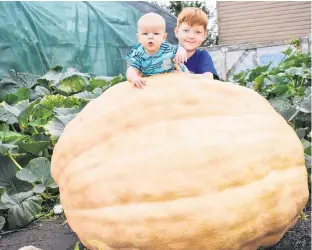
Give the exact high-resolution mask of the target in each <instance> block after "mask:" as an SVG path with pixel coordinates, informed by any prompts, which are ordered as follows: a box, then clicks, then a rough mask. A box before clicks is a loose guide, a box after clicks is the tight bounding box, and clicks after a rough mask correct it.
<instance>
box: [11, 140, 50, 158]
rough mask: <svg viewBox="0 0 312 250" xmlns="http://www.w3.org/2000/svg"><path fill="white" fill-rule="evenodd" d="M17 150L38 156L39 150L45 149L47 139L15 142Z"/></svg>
mask: <svg viewBox="0 0 312 250" xmlns="http://www.w3.org/2000/svg"><path fill="white" fill-rule="evenodd" d="M16 144H17V145H18V147H19V151H20V152H22V153H30V154H33V155H36V156H38V155H39V153H40V152H42V151H43V150H45V149H46V148H47V147H48V146H49V141H32V140H30V141H26V142H17V143H16Z"/></svg>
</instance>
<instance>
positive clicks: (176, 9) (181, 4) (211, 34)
mask: <svg viewBox="0 0 312 250" xmlns="http://www.w3.org/2000/svg"><path fill="white" fill-rule="evenodd" d="M153 3H154V4H156V5H158V6H159V7H160V8H162V9H165V10H167V11H169V12H170V13H171V14H173V15H174V16H176V17H177V16H178V15H179V14H180V12H181V11H182V9H183V8H185V7H196V8H200V9H202V10H203V11H204V12H205V13H206V14H207V16H208V19H209V22H212V24H211V26H210V27H209V29H207V31H208V36H207V39H206V40H205V41H204V42H203V45H202V46H210V45H217V44H218V33H217V23H216V19H215V13H216V10H215V8H213V7H211V6H207V4H206V2H205V1H169V4H165V3H161V2H153Z"/></svg>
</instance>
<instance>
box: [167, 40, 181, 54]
mask: <svg viewBox="0 0 312 250" xmlns="http://www.w3.org/2000/svg"><path fill="white" fill-rule="evenodd" d="M164 44H165V45H166V46H168V47H169V48H170V49H171V51H172V53H173V55H175V54H176V53H177V51H178V48H179V46H178V45H173V44H170V43H168V42H164Z"/></svg>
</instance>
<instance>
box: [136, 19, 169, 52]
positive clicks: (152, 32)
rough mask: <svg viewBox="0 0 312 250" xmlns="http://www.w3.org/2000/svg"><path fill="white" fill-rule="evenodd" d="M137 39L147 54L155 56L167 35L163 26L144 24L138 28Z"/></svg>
mask: <svg viewBox="0 0 312 250" xmlns="http://www.w3.org/2000/svg"><path fill="white" fill-rule="evenodd" d="M137 37H138V41H139V43H141V44H142V46H143V47H144V49H145V52H146V53H147V54H149V55H153V54H155V53H156V52H157V51H158V50H159V48H160V46H161V44H162V42H163V41H164V40H165V39H166V37H167V34H166V33H165V28H164V26H163V25H161V24H142V25H140V26H139V27H138V34H137Z"/></svg>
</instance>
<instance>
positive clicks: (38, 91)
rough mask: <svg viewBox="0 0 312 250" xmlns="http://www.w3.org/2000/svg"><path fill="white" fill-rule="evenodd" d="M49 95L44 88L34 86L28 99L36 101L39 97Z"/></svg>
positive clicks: (48, 91)
mask: <svg viewBox="0 0 312 250" xmlns="http://www.w3.org/2000/svg"><path fill="white" fill-rule="evenodd" d="M50 94H51V92H50V90H48V89H47V88H45V87H43V86H36V87H35V89H34V91H33V92H32V94H31V96H30V97H29V99H31V100H36V99H37V98H40V97H43V96H46V95H50Z"/></svg>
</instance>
